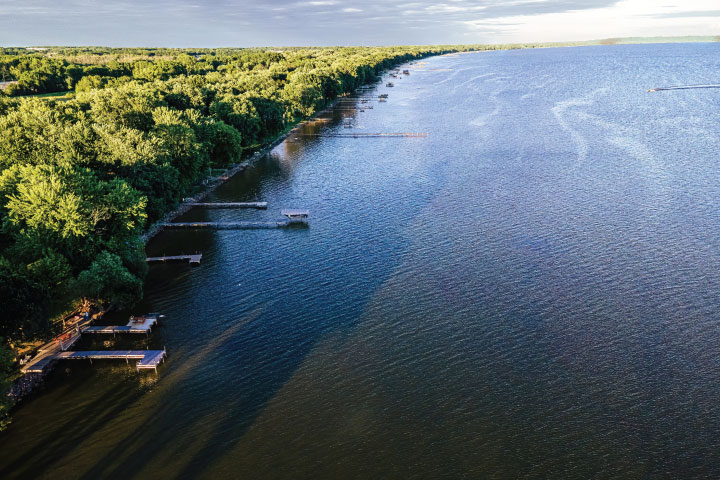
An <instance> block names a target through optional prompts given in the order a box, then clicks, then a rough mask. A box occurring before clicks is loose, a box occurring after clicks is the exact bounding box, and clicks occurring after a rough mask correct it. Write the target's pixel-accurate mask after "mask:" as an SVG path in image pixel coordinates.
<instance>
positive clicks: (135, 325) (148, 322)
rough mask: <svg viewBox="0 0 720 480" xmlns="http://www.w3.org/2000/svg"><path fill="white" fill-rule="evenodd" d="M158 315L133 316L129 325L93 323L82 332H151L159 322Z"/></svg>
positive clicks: (113, 333)
mask: <svg viewBox="0 0 720 480" xmlns="http://www.w3.org/2000/svg"><path fill="white" fill-rule="evenodd" d="M157 319H158V317H157V315H146V316H144V317H131V318H130V321H129V322H128V324H127V325H97V326H95V325H93V326H89V327H85V328H83V329H82V330H80V332H81V333H95V334H103V333H105V334H112V335H116V334H118V333H144V334H146V335H148V334H150V331H151V330H152V327H153V326H155V324H157Z"/></svg>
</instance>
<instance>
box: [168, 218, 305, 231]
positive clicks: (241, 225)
mask: <svg viewBox="0 0 720 480" xmlns="http://www.w3.org/2000/svg"><path fill="white" fill-rule="evenodd" d="M291 223H292V222H290V221H288V220H276V221H274V222H193V223H179V222H173V223H164V224H163V225H162V226H163V228H168V229H188V228H207V229H215V230H250V229H263V228H285V227H288V226H290V224H291Z"/></svg>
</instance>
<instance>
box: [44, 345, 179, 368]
mask: <svg viewBox="0 0 720 480" xmlns="http://www.w3.org/2000/svg"><path fill="white" fill-rule="evenodd" d="M166 356H167V353H166V352H165V350H89V351H79V352H60V353H58V354H57V355H55V360H90V361H91V362H92V361H93V360H125V361H126V362H129V361H130V360H138V362H137V363H136V364H135V368H136V369H137V370H138V371H140V370H149V369H153V370H155V371H157V367H158V365H160V363H161V362H163V361H164V360H165V357H166Z"/></svg>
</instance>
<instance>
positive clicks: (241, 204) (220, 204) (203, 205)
mask: <svg viewBox="0 0 720 480" xmlns="http://www.w3.org/2000/svg"><path fill="white" fill-rule="evenodd" d="M186 205H189V206H191V207H198V208H257V209H260V210H264V209H266V208H267V206H268V203H267V202H188V203H187V204H186Z"/></svg>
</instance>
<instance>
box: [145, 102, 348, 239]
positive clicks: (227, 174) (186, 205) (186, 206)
mask: <svg viewBox="0 0 720 480" xmlns="http://www.w3.org/2000/svg"><path fill="white" fill-rule="evenodd" d="M352 93H353V94H354V93H355V91H353V92H352ZM344 97H346V95H343V96H340V97H336V98H334V99H333V100H331V101H330V102H329V103H328V104H327V105H326V106H325V107H324V108H323V109H322V110H318V111H317V112H315V113H314V114H313V115H312V116H310V117H308V118H306V119H304V120H301V121H300V122H298V123H296V124H295V125H293V127H292V128H290V129H288V130H287V131H285V132H283V133H281V134H279V135H278V136H277V137H275V139H273V140H272V141H271V142H270V143H268V144H267V145H265V146H263V147H261V148H260V149H259V150H258V151H256V152H255V153H253V154H252V155H251V156H250V157H248V158H247V159H245V160H243V161H242V162H240V163H237V164H233V165H231V166H230V167H228V168H227V169H226V170H225V171H224V172H223V173H222V174H220V175H218V176H216V177H210V178H211V180H210V181H209V182H208V183H207V184H206V186H205V188H203V189H202V190H201V191H200V192H198V193H196V194H194V195H193V196H190V197H184V198H183V200H182V202H180V204H179V205H178V206H177V207H175V208H174V209H172V210H171V211H169V212H168V213H166V214H165V215H163V217H162V218H160V219H159V220H158V221H156V222H155V223H153V224H152V225H150V227H148V229H147V231H146V232H145V233H143V234H142V235H140V239H141V241H142V243H143V245H147V244H148V243H149V242H150V240H152V239H153V238H154V237H155V236H157V235H158V234H159V233H160V232H162V231H163V226H162V225H163V224H165V223H172V221H173V220H175V219H176V218H177V217H179V216H180V215H182V214H184V213H187V212H188V211H190V209H192V208H193V206H192V205H191V204H192V203H199V202H201V201H202V200H203V199H204V198H205V197H207V196H208V195H210V194H211V193H212V192H214V191H215V190H216V189H217V188H218V187H219V186H220V185H223V184H224V183H226V182H227V181H228V180H230V179H231V178H233V177H234V176H235V175H237V174H239V173H242V172H244V171H245V170H247V169H248V168H249V167H251V166H252V165H253V164H254V163H255V162H257V161H258V160H259V159H261V158H262V157H264V156H265V155H267V154H269V153H270V152H271V151H272V150H273V149H274V148H275V147H277V146H278V145H280V144H281V143H283V142H284V141H285V140H287V139H288V138H289V137H290V135H292V134H293V132H295V130H297V129H298V128H299V127H301V126H303V125H305V124H306V123H308V122H311V121H314V120H316V119H317V117H318V116H319V115H320V114H322V113H326V112H328V111H330V110H331V109H332V108H333V107H334V106H335V104H336V103H337V101H338V100H339V99H341V98H344Z"/></svg>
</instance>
